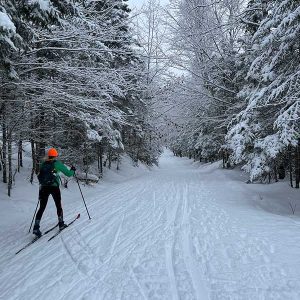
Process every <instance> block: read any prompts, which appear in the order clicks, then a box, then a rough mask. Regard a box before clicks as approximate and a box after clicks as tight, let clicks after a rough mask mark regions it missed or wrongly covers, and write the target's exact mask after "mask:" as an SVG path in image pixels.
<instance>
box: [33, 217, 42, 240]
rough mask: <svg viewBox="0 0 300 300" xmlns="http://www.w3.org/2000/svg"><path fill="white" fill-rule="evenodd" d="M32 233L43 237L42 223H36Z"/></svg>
mask: <svg viewBox="0 0 300 300" xmlns="http://www.w3.org/2000/svg"><path fill="white" fill-rule="evenodd" d="M32 233H33V234H35V235H36V236H37V237H41V236H42V233H41V231H40V221H37V220H36V221H35V224H34V226H33V230H32Z"/></svg>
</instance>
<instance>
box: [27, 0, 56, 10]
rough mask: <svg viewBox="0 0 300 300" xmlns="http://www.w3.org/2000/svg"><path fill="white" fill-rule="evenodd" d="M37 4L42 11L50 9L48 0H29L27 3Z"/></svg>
mask: <svg viewBox="0 0 300 300" xmlns="http://www.w3.org/2000/svg"><path fill="white" fill-rule="evenodd" d="M36 3H37V4H38V5H39V7H40V9H41V10H43V11H50V10H51V4H50V2H49V0H30V1H29V4H31V5H34V4H36Z"/></svg>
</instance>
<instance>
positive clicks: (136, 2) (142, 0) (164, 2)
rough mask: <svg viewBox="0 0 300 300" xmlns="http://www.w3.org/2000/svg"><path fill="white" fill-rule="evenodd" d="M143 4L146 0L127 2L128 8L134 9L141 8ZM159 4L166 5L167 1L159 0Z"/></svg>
mask: <svg viewBox="0 0 300 300" xmlns="http://www.w3.org/2000/svg"><path fill="white" fill-rule="evenodd" d="M144 2H146V0H129V1H128V4H129V6H130V8H134V7H141V6H142V5H143V3H144ZM160 2H161V3H162V4H166V3H168V2H169V0H160Z"/></svg>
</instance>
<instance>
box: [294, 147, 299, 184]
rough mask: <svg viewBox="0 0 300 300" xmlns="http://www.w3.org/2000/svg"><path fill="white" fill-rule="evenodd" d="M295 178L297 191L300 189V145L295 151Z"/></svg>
mask: <svg viewBox="0 0 300 300" xmlns="http://www.w3.org/2000/svg"><path fill="white" fill-rule="evenodd" d="M295 177H296V189H299V182H300V145H299V142H298V146H297V147H296V149H295Z"/></svg>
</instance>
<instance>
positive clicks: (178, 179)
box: [0, 151, 300, 300]
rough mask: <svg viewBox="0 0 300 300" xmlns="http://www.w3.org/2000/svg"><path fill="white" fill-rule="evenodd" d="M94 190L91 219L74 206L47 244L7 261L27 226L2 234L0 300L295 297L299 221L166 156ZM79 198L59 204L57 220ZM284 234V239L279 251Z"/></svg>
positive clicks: (299, 284) (299, 294)
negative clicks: (244, 202) (257, 205)
mask: <svg viewBox="0 0 300 300" xmlns="http://www.w3.org/2000/svg"><path fill="white" fill-rule="evenodd" d="M222 174H223V175H222ZM74 188H75V187H74ZM96 189H97V187H96V188H91V191H87V189H86V191H87V192H86V196H87V204H88V207H89V209H90V211H91V215H92V220H91V221H89V220H88V218H87V216H85V215H84V208H83V210H81V211H80V212H81V219H79V220H78V221H77V222H75V223H74V224H73V225H72V227H70V228H68V229H66V230H65V231H64V232H63V233H62V234H61V235H60V236H58V237H57V238H56V239H54V240H52V241H51V242H47V239H46V238H42V239H41V240H39V241H38V242H37V243H35V244H34V245H33V246H32V247H29V248H28V249H26V250H24V252H22V253H20V254H19V255H16V256H15V255H14V253H15V250H17V249H18V248H20V246H22V243H25V242H26V241H28V238H29V236H27V237H24V232H26V226H27V223H25V220H24V223H22V224H20V226H17V227H15V228H14V227H13V226H11V227H10V232H9V233H6V235H5V234H2V236H1V238H0V246H1V248H0V251H1V253H0V299H1V300H2V299H3V300H4V299H5V300H14V299H15V300H19V299H20V300H21V299H22V300H27V299H28V300H35V299H37V300H41V299H43V300H45V299H49V300H54V299H55V300H66V299H68V300H75V299H86V300H90V299H91V300H93V299H95V300H99V299H113V300H115V299H129V300H135V299H168V300H170V299H174V300H175V299H176V300H177V299H178V300H181V299H199V300H206V299H213V300H215V299H220V300H221V299H222V300H224V299H230V300H232V299H241V300H247V299H253V300H254V299H255V300H258V299H272V300H273V299H300V280H299V279H300V278H299V271H297V268H296V267H294V265H298V266H299V265H300V264H299V257H300V255H299V253H298V252H297V249H299V247H298V248H297V249H296V248H295V247H294V246H293V245H294V243H295V244H297V243H298V244H300V243H299V242H300V240H299V232H300V224H299V223H297V222H295V221H294V220H292V219H290V218H283V217H281V216H275V217H274V216H273V215H271V214H269V215H268V214H267V213H266V212H265V211H261V210H256V211H254V209H253V208H247V207H246V208H245V206H240V207H239V203H238V202H235V201H234V199H235V197H237V196H236V195H239V197H246V196H247V193H249V197H251V196H250V192H249V191H248V190H246V189H245V190H243V186H242V185H238V184H236V183H234V182H230V180H228V179H226V175H225V174H224V173H222V172H221V171H219V170H217V171H216V170H215V169H210V168H209V167H207V168H203V169H201V167H200V168H195V167H193V166H192V165H191V161H189V160H187V159H180V158H175V157H173V156H172V154H171V153H170V152H169V151H166V152H165V153H164V155H163V157H162V158H161V161H160V167H159V168H157V169H155V170H153V171H151V172H145V174H144V175H142V176H138V177H136V178H131V179H128V180H126V181H125V182H123V183H118V184H114V185H110V188H106V189H99V191H97V190H96ZM74 193H75V191H74ZM230 195H235V196H232V197H231V196H230ZM241 195H242V196H241ZM74 197H75V196H74ZM50 201H51V200H50ZM80 201H81V200H80V194H79V193H76V200H74V202H73V203H71V204H70V202H71V201H69V203H68V204H66V205H65V211H66V212H67V213H66V216H65V218H66V220H67V219H68V218H72V217H73V216H74V215H76V213H78V212H79V211H78V207H80V209H82V206H81V205H82V204H81V202H80ZM66 206H67V207H66ZM48 209H49V208H48ZM251 209H252V210H253V211H254V212H252V214H251V213H250V214H249V211H251ZM28 218H29V216H28ZM274 218H275V222H274ZM27 221H28V220H27ZM43 222H44V223H43V224H44V225H43V226H44V227H45V228H46V227H47V225H50V224H51V222H53V218H52V219H51V218H49V217H47V216H45V219H43ZM276 222H277V224H278V227H277V226H275V225H274V224H276ZM280 228H283V229H282V230H281V229H280ZM287 232H289V235H291V236H292V235H294V240H293V243H292V241H291V244H289V245H281V243H280V236H282V235H285V236H286V233H287ZM296 232H298V236H297V234H296ZM2 233H3V231H2ZM22 236H23V237H22ZM284 251H287V253H286V255H288V256H289V257H290V258H289V260H287V261H281V260H280V259H278V257H281V256H280V255H281V254H282V252H284Z"/></svg>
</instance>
